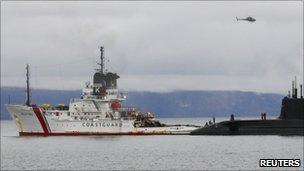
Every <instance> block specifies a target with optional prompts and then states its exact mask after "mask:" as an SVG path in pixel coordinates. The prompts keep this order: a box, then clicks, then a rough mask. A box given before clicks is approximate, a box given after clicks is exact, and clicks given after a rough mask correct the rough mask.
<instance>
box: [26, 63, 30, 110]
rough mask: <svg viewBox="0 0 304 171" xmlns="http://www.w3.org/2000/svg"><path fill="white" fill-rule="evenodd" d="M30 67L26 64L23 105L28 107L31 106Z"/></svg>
mask: <svg viewBox="0 0 304 171" xmlns="http://www.w3.org/2000/svg"><path fill="white" fill-rule="evenodd" d="M29 70H30V66H29V65H28V64H26V102H25V104H26V105H27V106H30V104H31V100H30V98H31V96H30V73H29V72H30V71H29Z"/></svg>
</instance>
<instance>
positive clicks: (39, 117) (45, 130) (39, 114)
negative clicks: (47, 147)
mask: <svg viewBox="0 0 304 171" xmlns="http://www.w3.org/2000/svg"><path fill="white" fill-rule="evenodd" d="M33 110H34V113H35V114H36V116H37V118H38V120H39V122H40V125H41V127H42V129H43V132H44V133H41V134H44V135H49V133H50V132H49V130H48V127H47V126H46V123H45V120H44V118H43V116H42V114H41V111H40V109H39V107H37V106H33Z"/></svg>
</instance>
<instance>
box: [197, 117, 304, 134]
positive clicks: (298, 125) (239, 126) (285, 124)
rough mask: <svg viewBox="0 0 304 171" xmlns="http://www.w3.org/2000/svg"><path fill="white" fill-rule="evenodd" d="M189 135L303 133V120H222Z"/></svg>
mask: <svg viewBox="0 0 304 171" xmlns="http://www.w3.org/2000/svg"><path fill="white" fill-rule="evenodd" d="M191 135H302V136H303V135H304V120H280V119H276V120H244V121H242V120H235V121H223V122H220V123H217V124H214V125H210V126H206V127H203V128H200V129H196V130H194V131H192V132H191Z"/></svg>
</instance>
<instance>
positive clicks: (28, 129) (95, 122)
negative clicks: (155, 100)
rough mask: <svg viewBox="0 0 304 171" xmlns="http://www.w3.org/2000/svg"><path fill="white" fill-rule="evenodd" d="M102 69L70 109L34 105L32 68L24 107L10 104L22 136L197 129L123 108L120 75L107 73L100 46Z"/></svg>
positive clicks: (136, 133) (138, 133)
mask: <svg viewBox="0 0 304 171" xmlns="http://www.w3.org/2000/svg"><path fill="white" fill-rule="evenodd" d="M100 52H101V53H100V63H99V65H100V68H98V69H97V70H96V72H95V74H94V76H93V83H92V84H91V83H86V85H85V87H84V88H83V91H82V95H81V97H80V98H78V99H71V100H70V103H69V105H68V106H66V105H63V104H61V105H57V106H54V107H52V106H51V105H49V104H43V105H31V104H30V89H29V66H27V100H26V103H25V104H24V105H12V104H8V105H6V107H7V109H8V111H9V113H10V114H11V116H12V118H13V119H14V120H15V122H16V125H17V127H18V129H19V135H44V136H49V135H163V134H165V135H166V134H189V133H190V132H191V131H193V130H194V129H197V128H198V127H197V126H194V125H165V124H162V123H160V122H159V121H157V120H155V119H154V115H153V114H152V113H151V112H141V111H139V110H137V109H136V108H130V107H123V106H122V102H123V101H124V100H126V94H125V93H122V92H120V91H118V88H117V79H118V78H119V76H118V75H117V74H116V73H112V72H105V68H104V48H103V47H100Z"/></svg>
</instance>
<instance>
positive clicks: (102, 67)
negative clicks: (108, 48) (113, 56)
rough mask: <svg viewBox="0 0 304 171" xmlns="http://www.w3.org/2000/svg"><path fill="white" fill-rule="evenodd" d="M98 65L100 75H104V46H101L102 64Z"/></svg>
mask: <svg viewBox="0 0 304 171" xmlns="http://www.w3.org/2000/svg"><path fill="white" fill-rule="evenodd" d="M98 65H100V73H101V74H103V73H104V48H103V46H100V63H98Z"/></svg>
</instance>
